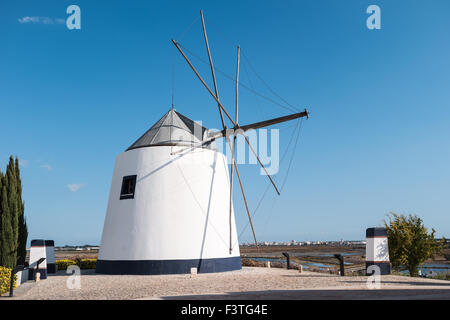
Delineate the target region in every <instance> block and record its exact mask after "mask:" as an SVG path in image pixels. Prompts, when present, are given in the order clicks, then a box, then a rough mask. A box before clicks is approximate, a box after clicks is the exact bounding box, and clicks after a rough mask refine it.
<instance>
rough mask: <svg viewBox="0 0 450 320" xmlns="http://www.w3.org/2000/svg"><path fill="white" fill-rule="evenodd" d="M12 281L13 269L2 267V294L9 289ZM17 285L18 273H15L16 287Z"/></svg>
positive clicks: (0, 272)
mask: <svg viewBox="0 0 450 320" xmlns="http://www.w3.org/2000/svg"><path fill="white" fill-rule="evenodd" d="M10 281H11V269H10V268H5V267H0V295H2V294H4V293H6V292H8V291H9V287H10ZM16 287H17V275H16V274H15V275H14V288H16Z"/></svg>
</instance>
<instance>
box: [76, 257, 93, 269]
mask: <svg viewBox="0 0 450 320" xmlns="http://www.w3.org/2000/svg"><path fill="white" fill-rule="evenodd" d="M96 267H97V259H82V260H81V266H80V268H81V269H95V268H96Z"/></svg>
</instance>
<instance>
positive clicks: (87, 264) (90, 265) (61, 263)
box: [55, 259, 97, 270]
mask: <svg viewBox="0 0 450 320" xmlns="http://www.w3.org/2000/svg"><path fill="white" fill-rule="evenodd" d="M55 263H56V266H57V267H58V270H67V267H68V266H72V265H78V266H79V267H80V269H95V268H96V266H97V259H77V260H70V259H64V260H56V262H55Z"/></svg>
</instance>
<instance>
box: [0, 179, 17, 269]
mask: <svg viewBox="0 0 450 320" xmlns="http://www.w3.org/2000/svg"><path fill="white" fill-rule="evenodd" d="M7 186H9V181H8V176H7V175H5V176H4V177H3V179H2V192H1V196H2V200H1V210H2V225H1V230H0V236H1V238H2V242H1V248H0V265H1V266H4V267H7V268H13V267H14V266H15V264H16V261H15V255H14V250H15V241H14V232H13V226H12V221H13V218H12V214H11V210H10V208H9V201H8V189H7Z"/></svg>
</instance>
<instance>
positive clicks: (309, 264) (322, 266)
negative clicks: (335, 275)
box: [249, 258, 352, 269]
mask: <svg viewBox="0 0 450 320" xmlns="http://www.w3.org/2000/svg"><path fill="white" fill-rule="evenodd" d="M249 259H251V260H255V261H264V262H265V261H270V262H286V259H283V258H279V259H278V258H249ZM344 264H345V265H351V264H352V263H350V262H344ZM301 265H302V266H303V268H305V269H308V268H310V267H317V268H319V269H328V268H333V267H336V265H331V264H324V263H319V262H303V263H301Z"/></svg>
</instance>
